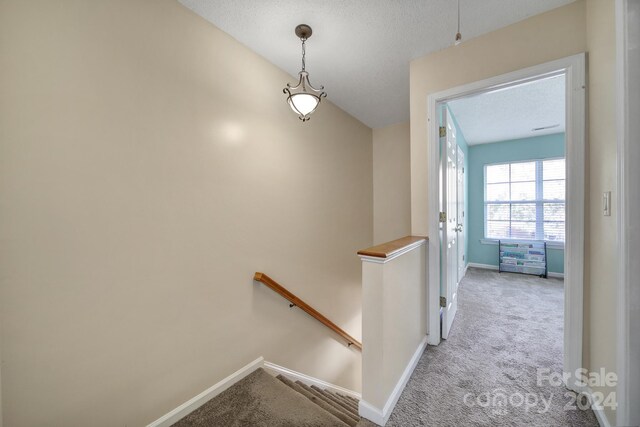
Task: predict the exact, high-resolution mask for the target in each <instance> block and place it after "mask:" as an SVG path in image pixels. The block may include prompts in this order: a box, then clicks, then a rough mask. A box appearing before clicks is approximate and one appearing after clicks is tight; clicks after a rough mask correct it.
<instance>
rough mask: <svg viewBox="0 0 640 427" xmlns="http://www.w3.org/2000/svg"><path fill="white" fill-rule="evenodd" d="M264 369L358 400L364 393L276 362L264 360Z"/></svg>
mask: <svg viewBox="0 0 640 427" xmlns="http://www.w3.org/2000/svg"><path fill="white" fill-rule="evenodd" d="M264 369H265V370H266V371H270V372H271V373H273V374H275V375H278V374H281V375H283V376H285V377H287V378H289V379H291V380H294V381H300V382H302V383H304V384H306V385H308V386H312V385H315V386H316V387H320V388H321V389H323V390H329V391H332V392H336V393H340V394H346V395H347V396H351V397H353V398H355V399H358V400H360V399H362V395H361V394H360V393H357V392H355V391H353V390H349V389H346V388H344V387H340V386H337V385H335V384H331V383H328V382H326V381H322V380H319V379H317V378H313V377H310V376H309V375H305V374H301V373H300V372H296V371H293V370H291V369H288V368H285V367H283V366H279V365H276V364H275V363H271V362H264Z"/></svg>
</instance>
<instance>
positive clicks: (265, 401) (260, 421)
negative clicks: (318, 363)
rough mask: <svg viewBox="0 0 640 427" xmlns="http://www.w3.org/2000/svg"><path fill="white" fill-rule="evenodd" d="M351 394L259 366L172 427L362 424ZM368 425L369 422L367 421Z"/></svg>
mask: <svg viewBox="0 0 640 427" xmlns="http://www.w3.org/2000/svg"><path fill="white" fill-rule="evenodd" d="M362 425H364V424H363V422H362V421H361V420H360V416H359V415H358V401H357V400H356V399H354V398H352V397H350V396H346V395H342V394H339V393H334V392H331V391H328V390H322V389H321V388H319V387H316V386H310V387H309V386H308V385H306V384H304V383H302V382H300V381H296V382H294V381H291V380H289V379H288V378H286V377H283V376H282V375H278V376H277V377H273V376H272V375H269V374H268V373H267V372H266V371H265V370H263V369H258V370H257V371H255V372H253V373H252V374H250V375H248V376H247V377H246V378H244V379H242V380H241V381H239V382H237V383H236V384H234V385H233V386H232V387H230V388H229V389H227V390H225V391H224V392H222V393H220V394H219V395H218V396H216V397H214V398H213V399H211V400H210V401H208V402H207V403H205V404H204V405H202V406H201V407H200V408H198V409H197V410H195V411H194V412H192V413H191V414H189V415H187V416H186V417H184V418H182V419H181V420H180V421H178V422H177V423H175V424H174V425H173V427H187V426H207V427H209V426H211V427H213V426H216V427H217V426H225V427H227V426H229V427H232V426H238V427H239V426H255V427H276V426H282V427H356V426H358V427H361V426H362ZM367 425H368V424H367Z"/></svg>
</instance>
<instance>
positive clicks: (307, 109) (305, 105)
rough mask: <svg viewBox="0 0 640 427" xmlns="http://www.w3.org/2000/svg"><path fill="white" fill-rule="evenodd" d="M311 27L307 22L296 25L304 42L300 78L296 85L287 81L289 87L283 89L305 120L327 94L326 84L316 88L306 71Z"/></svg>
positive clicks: (293, 108)
mask: <svg viewBox="0 0 640 427" xmlns="http://www.w3.org/2000/svg"><path fill="white" fill-rule="evenodd" d="M311 34H312V30H311V27H310V26H308V25H305V24H301V25H298V26H297V27H296V36H298V38H299V39H300V41H301V42H302V70H301V71H300V72H299V73H298V76H300V80H298V84H297V85H295V86H291V85H290V84H289V83H287V87H285V88H284V89H283V92H284V93H285V94H286V95H287V102H288V103H289V106H290V107H291V109H292V110H293V111H294V112H295V113H296V114H298V117H299V118H300V120H302V121H303V122H306V121H307V120H309V119H310V116H311V113H313V112H314V111H315V110H316V108H318V104H320V100H321V99H322V98H325V97H326V96H327V94H326V93H325V92H323V89H324V86H320V88H319V89H316V88H314V87H313V86H311V83H309V73H308V72H307V71H306V69H305V68H306V64H305V53H306V52H305V47H306V46H305V44H306V41H307V40H308V39H309V37H311Z"/></svg>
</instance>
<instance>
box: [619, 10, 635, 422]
mask: <svg viewBox="0 0 640 427" xmlns="http://www.w3.org/2000/svg"><path fill="white" fill-rule="evenodd" d="M615 8H616V25H615V28H616V62H617V64H616V68H617V70H616V74H617V76H616V77H617V78H616V98H617V99H616V104H617V106H616V119H617V123H616V125H617V126H616V128H617V139H618V144H617V147H618V150H617V158H618V164H617V166H618V168H617V175H618V176H617V187H618V195H619V196H618V206H617V208H618V212H617V220H618V230H617V234H618V268H617V270H618V292H617V294H618V295H617V307H616V308H617V309H616V312H617V364H616V370H617V374H618V385H617V388H616V393H617V401H618V408H617V410H616V422H617V424H618V425H639V424H640V405H638V402H640V367H639V366H638V360H640V354H639V353H640V351H639V350H638V349H639V348H640V343H639V340H640V334H639V333H638V329H637V328H633V327H632V326H631V325H637V324H638V322H640V309H639V308H638V307H640V290H639V289H638V286H640V284H639V282H638V277H640V264H638V262H637V261H636V259H637V253H638V251H639V250H640V221H639V220H638V217H639V215H640V199H639V198H638V195H637V194H638V193H637V191H638V190H637V189H638V186H639V185H640V170H639V169H638V159H639V158H640V143H639V141H640V125H639V124H638V120H637V118H638V115H639V114H640V86H639V85H638V81H640V70H639V68H640V67H638V64H639V63H640V49H639V48H638V42H639V41H640V40H639V39H640V36H639V35H638V28H640V2H638V1H630V0H616V2H615Z"/></svg>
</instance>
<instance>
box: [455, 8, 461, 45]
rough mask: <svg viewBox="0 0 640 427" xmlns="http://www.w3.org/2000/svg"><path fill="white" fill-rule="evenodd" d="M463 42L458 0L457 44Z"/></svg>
mask: <svg viewBox="0 0 640 427" xmlns="http://www.w3.org/2000/svg"><path fill="white" fill-rule="evenodd" d="M460 43H462V34H460V0H458V32H457V33H456V46H458V45H459V44H460Z"/></svg>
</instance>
